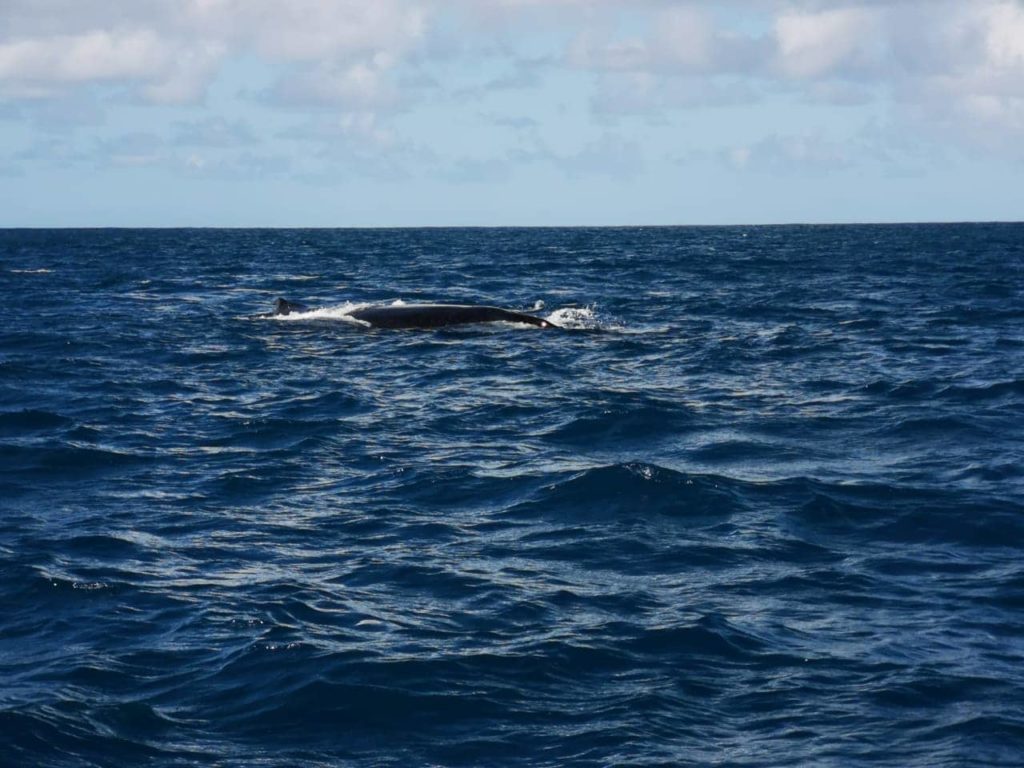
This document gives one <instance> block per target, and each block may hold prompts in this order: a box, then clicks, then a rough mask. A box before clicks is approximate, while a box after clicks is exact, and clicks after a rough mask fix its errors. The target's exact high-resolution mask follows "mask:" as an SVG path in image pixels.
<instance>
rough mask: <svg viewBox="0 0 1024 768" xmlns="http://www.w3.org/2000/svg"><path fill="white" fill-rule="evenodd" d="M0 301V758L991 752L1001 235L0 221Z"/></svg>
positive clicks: (1010, 304)
mask: <svg viewBox="0 0 1024 768" xmlns="http://www.w3.org/2000/svg"><path fill="white" fill-rule="evenodd" d="M0 296H2V306H0V310H2V311H0V765H2V766H33V767H45V766H69V767H70V766H76V767H77V766H128V765H140V766H154V767H156V766H161V767H162V766H168V767H170V766H217V767H228V766H230V767H235V766H237V767H239V768H241V767H243V766H245V767H246V768H248V767H250V766H302V767H309V768H312V767H313V766H687V765H695V766H696V765H716V766H883V765H885V766H902V767H905V766H921V767H922V768H924V767H926V766H927V768H936V767H937V766H1020V765H1024V225H1019V224H949V225H900V226H895V225H894V226H868V225H865V226H781V227H717V228H700V227H687V228H675V227H663V228H657V227H655V228H597V229H586V228H565V229H558V228H553V229H395V230H387V229H383V230H214V229H198V230H5V231H0ZM279 296H280V297H285V298H287V299H289V300H292V301H297V302H301V303H303V304H307V305H309V306H310V307H312V308H314V309H313V311H311V312H308V313H300V314H296V315H290V316H288V317H266V316H264V317H261V316H260V315H261V314H263V313H267V312H268V311H270V310H271V308H272V306H273V302H274V300H275V299H276V298H277V297H279ZM399 301H404V302H409V303H412V302H420V301H441V302H451V303H484V304H494V305H499V306H503V307H509V308H513V309H518V310H530V311H533V312H534V313H536V314H537V315H538V316H542V317H547V318H549V319H551V320H552V321H553V322H556V323H558V324H559V325H562V326H564V327H563V328H562V329H556V330H543V329H539V328H536V327H532V326H525V325H512V324H495V325H479V326H462V327H452V328H445V329H440V330H405V331H401V330H377V329H372V328H367V327H365V326H363V325H361V324H359V323H357V322H353V321H352V319H351V318H350V317H349V316H348V314H347V313H348V312H349V311H351V310H352V309H353V307H356V306H361V305H363V304H365V303H388V304H390V303H393V302H399Z"/></svg>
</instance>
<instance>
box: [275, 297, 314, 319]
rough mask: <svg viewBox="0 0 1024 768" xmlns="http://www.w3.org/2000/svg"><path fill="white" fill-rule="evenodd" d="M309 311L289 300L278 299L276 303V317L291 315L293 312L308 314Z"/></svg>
mask: <svg viewBox="0 0 1024 768" xmlns="http://www.w3.org/2000/svg"><path fill="white" fill-rule="evenodd" d="M308 310H309V308H308V307H304V306H303V305H302V304H294V303H292V302H290V301H288V300H287V299H282V298H278V300H277V301H275V302H274V314H275V315H290V314H291V313H292V312H307V311H308Z"/></svg>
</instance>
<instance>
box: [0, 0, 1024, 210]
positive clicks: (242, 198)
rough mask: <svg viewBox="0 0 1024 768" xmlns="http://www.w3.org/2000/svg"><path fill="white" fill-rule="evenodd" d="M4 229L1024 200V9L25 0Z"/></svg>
mask: <svg viewBox="0 0 1024 768" xmlns="http://www.w3.org/2000/svg"><path fill="white" fill-rule="evenodd" d="M0 137H2V138H3V143H2V144H0V190H2V191H3V193H4V195H5V197H6V198H9V199H11V200H12V201H14V202H13V203H12V204H11V205H10V206H7V210H6V211H5V212H4V214H2V215H0V224H3V225H8V226H14V225H21V224H24V225H36V224H38V225H48V224H51V225H61V224H82V225H86V224H97V225H100V224H125V225H133V224H140V225H161V224H166V225H174V224H197V225H201V224H211V225H216V224H225V225H260V224H267V225H288V224H294V225H305V224H308V225H325V226H331V225H361V224H367V225H402V224H516V223H521V224H542V223H550V224H557V223H566V224H573V223H593V224H598V223H703V222H706V223H719V222H772V221H830V220H831V221H849V220H908V219H916V220H920V219H971V218H974V219H977V218H983V219H996V218H1015V219H1020V218H1021V204H1020V202H1019V200H1018V198H1020V197H1021V196H1020V194H1019V192H1016V191H1015V186H1016V184H1015V182H1016V179H1017V178H1018V177H1019V176H1020V174H1021V171H1022V170H1024V149H1022V147H1024V2H1022V1H1021V0H972V2H969V3H965V2H962V0H888V1H887V0H860V1H859V2H829V1H828V0H818V1H814V0H804V1H802V2H797V1H792V2H776V1H775V0H750V1H748V2H719V3H714V4H711V3H707V2H671V1H669V0H422V1H419V2H417V1H415V0H375V1H374V2H372V3H367V2H365V1H364V0H358V1H357V0H289V2H283V1H281V2H275V1H273V0H133V1H132V2H110V0H106V1H104V2H101V1H100V0H74V1H72V0H0Z"/></svg>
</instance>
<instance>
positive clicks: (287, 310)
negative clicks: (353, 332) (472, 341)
mask: <svg viewBox="0 0 1024 768" xmlns="http://www.w3.org/2000/svg"><path fill="white" fill-rule="evenodd" d="M308 311H309V308H308V307H306V306H304V305H302V304H297V303H295V302H291V301H288V300H287V299H278V300H277V301H276V302H275V303H274V312H273V314H274V315H290V314H292V313H293V312H308ZM348 315H349V317H352V318H354V319H356V320H359V321H360V322H363V323H366V324H367V325H369V326H370V327H371V328H388V329H393V330H406V329H413V328H427V329H429V328H447V327H449V326H453V325H475V324H478V323H523V324H526V325H533V326H536V327H537V328H559V327H560V326H558V325H555V324H554V323H552V322H551V321H550V320H545V319H544V318H542V317H535V316H534V315H528V314H526V313H525V312H517V311H516V310H513V309H503V308H502V307H491V306H486V305H480V304H375V305H371V306H368V307H361V308H359V309H354V310H352V311H351V312H349V313H348Z"/></svg>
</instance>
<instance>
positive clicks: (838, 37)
mask: <svg viewBox="0 0 1024 768" xmlns="http://www.w3.org/2000/svg"><path fill="white" fill-rule="evenodd" d="M884 37H885V24H884V19H883V16H882V12H881V11H880V10H879V9H877V8H857V7H850V8H836V9H832V10H826V11H819V12H812V13H801V12H786V13H783V14H782V15H780V16H779V17H778V18H777V19H776V21H775V41H776V45H777V51H778V60H779V67H780V69H781V70H782V72H783V73H785V74H786V75H787V76H790V77H797V78H808V79H810V78H821V77H828V76H830V75H834V74H846V75H849V74H851V73H853V72H856V71H861V70H865V69H866V70H872V71H876V72H877V71H878V68H879V67H880V65H881V64H882V62H883V61H884V58H885V51H884V47H885V39H884Z"/></svg>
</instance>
